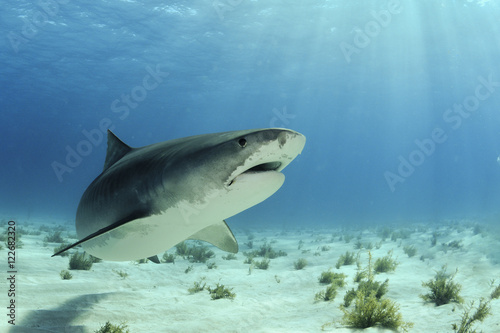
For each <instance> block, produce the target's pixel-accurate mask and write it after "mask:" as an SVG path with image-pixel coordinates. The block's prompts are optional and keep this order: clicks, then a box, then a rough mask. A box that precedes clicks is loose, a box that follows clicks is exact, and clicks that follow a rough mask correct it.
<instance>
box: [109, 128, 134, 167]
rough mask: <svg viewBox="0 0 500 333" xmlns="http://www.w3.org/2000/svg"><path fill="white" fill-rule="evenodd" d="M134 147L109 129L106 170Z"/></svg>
mask: <svg viewBox="0 0 500 333" xmlns="http://www.w3.org/2000/svg"><path fill="white" fill-rule="evenodd" d="M131 150H132V148H131V147H130V146H129V145H127V144H126V143H124V142H123V141H122V140H120V139H118V137H117V136H116V135H115V134H114V133H113V132H111V131H110V130H109V129H108V150H107V151H106V160H105V161H104V169H103V170H106V169H107V168H109V167H110V166H112V165H113V164H115V163H116V162H118V160H119V159H121V158H122V157H123V156H125V155H126V154H127V153H128V152H129V151H131Z"/></svg>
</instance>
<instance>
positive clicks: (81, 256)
mask: <svg viewBox="0 0 500 333" xmlns="http://www.w3.org/2000/svg"><path fill="white" fill-rule="evenodd" d="M92 264H93V262H92V260H91V259H88V258H86V255H85V253H79V252H76V253H74V254H73V255H72V256H71V258H70V260H69V269H75V270H85V271H88V270H90V269H91V268H92Z"/></svg>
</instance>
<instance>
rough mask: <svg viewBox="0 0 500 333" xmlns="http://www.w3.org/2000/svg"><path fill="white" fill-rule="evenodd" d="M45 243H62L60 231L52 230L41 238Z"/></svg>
mask: <svg viewBox="0 0 500 333" xmlns="http://www.w3.org/2000/svg"><path fill="white" fill-rule="evenodd" d="M43 241H44V242H47V243H64V239H63V238H62V237H61V231H54V232H52V233H50V234H48V235H47V236H45V238H44V239H43Z"/></svg>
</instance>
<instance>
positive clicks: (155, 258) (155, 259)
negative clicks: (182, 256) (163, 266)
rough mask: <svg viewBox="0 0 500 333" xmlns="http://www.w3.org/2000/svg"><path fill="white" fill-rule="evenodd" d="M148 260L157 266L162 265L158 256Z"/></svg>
mask: <svg viewBox="0 0 500 333" xmlns="http://www.w3.org/2000/svg"><path fill="white" fill-rule="evenodd" d="M148 259H149V260H151V261H152V262H154V263H155V264H159V263H160V259H158V256H152V257H148Z"/></svg>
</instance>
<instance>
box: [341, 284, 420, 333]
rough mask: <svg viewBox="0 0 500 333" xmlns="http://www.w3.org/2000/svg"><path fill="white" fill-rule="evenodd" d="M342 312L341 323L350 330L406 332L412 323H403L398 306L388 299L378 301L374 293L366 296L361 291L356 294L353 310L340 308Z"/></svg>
mask: <svg viewBox="0 0 500 333" xmlns="http://www.w3.org/2000/svg"><path fill="white" fill-rule="evenodd" d="M340 309H341V310H342V312H344V316H343V317H342V320H341V323H342V324H343V325H346V326H348V327H352V328H368V327H374V326H380V327H383V328H388V329H392V330H399V329H401V330H403V331H405V332H406V331H407V330H408V329H409V328H411V327H413V323H408V322H404V321H403V317H402V315H401V313H399V305H398V304H397V303H396V302H394V301H391V300H389V299H378V298H377V297H376V296H375V292H373V291H372V292H370V293H369V294H368V295H367V294H365V293H364V292H362V291H358V292H357V293H356V298H355V304H354V308H353V309H347V308H346V307H344V306H341V307H340Z"/></svg>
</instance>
